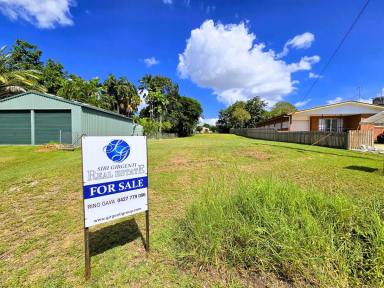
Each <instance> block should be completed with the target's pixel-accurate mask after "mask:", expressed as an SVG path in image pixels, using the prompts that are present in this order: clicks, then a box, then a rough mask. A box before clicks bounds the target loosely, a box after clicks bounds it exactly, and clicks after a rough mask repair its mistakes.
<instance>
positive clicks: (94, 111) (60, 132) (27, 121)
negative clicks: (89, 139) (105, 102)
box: [0, 91, 143, 145]
mask: <svg viewBox="0 0 384 288" xmlns="http://www.w3.org/2000/svg"><path fill="white" fill-rule="evenodd" d="M83 134H85V135H89V136H131V135H143V128H142V127H141V126H140V125H137V124H135V123H134V122H133V120H132V119H131V118H128V117H125V116H123V115H120V114H117V113H114V112H111V111H107V110H104V109H100V108H97V107H94V106H91V105H88V104H84V103H80V102H77V101H70V100H66V99H64V98H62V97H58V96H54V95H51V94H45V93H39V92H34V91H32V92H26V93H22V94H18V95H14V96H11V97H8V98H5V99H2V100H0V144H32V145H35V144H44V143H49V142H58V143H67V144H78V143H79V140H80V137H81V135H83Z"/></svg>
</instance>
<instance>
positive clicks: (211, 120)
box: [199, 117, 219, 126]
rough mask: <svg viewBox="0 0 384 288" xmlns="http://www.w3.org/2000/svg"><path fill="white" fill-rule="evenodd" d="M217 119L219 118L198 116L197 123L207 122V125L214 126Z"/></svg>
mask: <svg viewBox="0 0 384 288" xmlns="http://www.w3.org/2000/svg"><path fill="white" fill-rule="evenodd" d="M217 120H219V118H201V117H200V118H199V125H203V124H209V125H212V126H215V125H216V122H217Z"/></svg>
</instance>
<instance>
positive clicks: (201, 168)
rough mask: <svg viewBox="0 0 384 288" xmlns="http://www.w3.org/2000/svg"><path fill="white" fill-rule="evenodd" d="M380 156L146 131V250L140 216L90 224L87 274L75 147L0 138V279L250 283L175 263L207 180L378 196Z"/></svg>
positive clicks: (5, 283)
mask: <svg viewBox="0 0 384 288" xmlns="http://www.w3.org/2000/svg"><path fill="white" fill-rule="evenodd" d="M383 158H384V157H383V156H381V157H380V156H379V155H373V154H362V153H358V152H351V151H345V150H339V149H330V148H324V147H315V146H307V145H298V144H288V143H279V142H269V141H261V140H254V139H248V138H243V137H238V136H234V135H198V136H193V137H189V138H180V139H168V140H151V141H149V185H150V190H149V199H150V217H151V252H150V253H149V254H146V252H145V250H144V247H143V243H142V235H141V233H143V234H144V232H145V226H144V215H136V217H131V218H128V219H127V218H125V219H120V220H118V221H115V222H110V223H108V224H105V225H100V226H96V227H94V228H92V229H91V232H92V234H91V254H92V279H91V280H90V281H89V282H85V281H84V277H83V276H84V275H83V273H84V245H83V208H82V187H81V153H80V151H79V150H77V151H74V152H70V151H45V150H42V149H41V148H40V147H22V146H19V147H16V146H13V147H0V223H1V232H0V287H74V286H76V287H79V286H85V287H86V286H91V287H128V286H130V287H177V286H181V287H201V286H215V287H217V286H223V287H224V286H234V287H237V286H247V285H248V284H249V282H246V281H244V279H243V277H242V274H241V273H237V272H236V271H230V270H228V271H220V272H218V271H216V272H215V271H214V270H212V271H210V270H207V269H204V271H199V269H198V267H196V269H195V268H186V267H185V265H180V264H179V263H178V260H177V257H176V255H175V252H174V249H173V243H172V241H171V239H172V237H173V233H174V227H175V225H174V223H175V221H176V220H177V219H180V218H182V217H184V214H185V211H186V208H187V207H188V206H189V205H190V204H191V203H192V201H193V200H194V199H197V198H198V197H199V196H201V194H202V193H204V189H205V188H206V187H207V186H208V185H212V183H225V184H226V185H227V186H228V187H229V186H230V185H236V181H237V179H238V178H239V177H245V178H247V179H253V178H254V179H259V178H260V179H262V178H267V179H272V180H275V179H276V180H279V182H289V183H293V184H295V185H297V186H299V187H301V188H304V189H307V188H308V189H316V190H319V191H322V192H324V193H328V194H329V197H332V196H333V195H336V194H346V195H352V197H353V198H354V199H356V201H369V200H370V199H372V198H378V197H379V198H380V197H384V196H383V193H384V185H383V183H384V182H383V180H384V176H383V171H382V167H383ZM247 283H248V284H247ZM276 283H277V282H276Z"/></svg>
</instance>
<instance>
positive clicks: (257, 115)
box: [245, 96, 267, 127]
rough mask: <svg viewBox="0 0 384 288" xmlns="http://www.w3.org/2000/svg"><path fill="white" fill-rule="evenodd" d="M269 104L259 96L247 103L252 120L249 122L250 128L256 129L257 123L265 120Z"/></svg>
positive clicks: (246, 106) (246, 107)
mask: <svg viewBox="0 0 384 288" xmlns="http://www.w3.org/2000/svg"><path fill="white" fill-rule="evenodd" d="M266 107H267V104H266V103H265V102H264V101H263V100H261V99H260V97H259V96H256V97H253V98H252V99H249V100H248V101H247V102H246V103H245V110H247V111H248V113H249V115H250V116H251V118H250V119H249V120H248V121H247V126H248V127H256V123H257V122H260V121H261V120H263V119H264V118H265V116H266V115H265V113H266V110H265V108H266Z"/></svg>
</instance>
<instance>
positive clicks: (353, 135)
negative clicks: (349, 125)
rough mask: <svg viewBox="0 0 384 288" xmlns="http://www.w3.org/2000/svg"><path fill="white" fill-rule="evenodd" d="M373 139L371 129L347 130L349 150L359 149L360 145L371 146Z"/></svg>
mask: <svg viewBox="0 0 384 288" xmlns="http://www.w3.org/2000/svg"><path fill="white" fill-rule="evenodd" d="M373 144H374V139H373V134H372V131H371V130H350V131H349V132H348V147H347V149H349V150H354V149H360V148H361V145H366V146H373Z"/></svg>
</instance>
